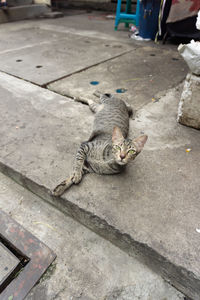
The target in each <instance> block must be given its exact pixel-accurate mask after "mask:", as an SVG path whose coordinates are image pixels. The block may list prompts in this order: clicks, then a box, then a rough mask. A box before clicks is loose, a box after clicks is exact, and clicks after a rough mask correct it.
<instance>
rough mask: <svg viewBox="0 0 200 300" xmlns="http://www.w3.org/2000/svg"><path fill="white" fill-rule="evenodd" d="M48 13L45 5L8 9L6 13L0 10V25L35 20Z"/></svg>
mask: <svg viewBox="0 0 200 300" xmlns="http://www.w3.org/2000/svg"><path fill="white" fill-rule="evenodd" d="M48 11H49V8H48V7H47V6H46V5H42V4H30V5H21V6H16V7H9V8H8V9H7V10H6V12H5V11H3V10H2V9H1V10H0V24H1V23H7V22H13V21H20V20H25V19H31V18H36V17H39V16H41V15H42V14H44V13H46V12H48Z"/></svg>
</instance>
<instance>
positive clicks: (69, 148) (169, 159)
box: [0, 13, 200, 300]
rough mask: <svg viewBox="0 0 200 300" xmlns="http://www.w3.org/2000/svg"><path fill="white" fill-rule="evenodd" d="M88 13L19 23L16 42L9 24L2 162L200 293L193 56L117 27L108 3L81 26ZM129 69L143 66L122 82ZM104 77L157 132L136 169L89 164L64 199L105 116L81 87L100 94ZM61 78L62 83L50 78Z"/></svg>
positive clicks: (2, 89)
mask: <svg viewBox="0 0 200 300" xmlns="http://www.w3.org/2000/svg"><path fill="white" fill-rule="evenodd" d="M91 16H93V18H91ZM79 17H80V16H73V17H65V18H62V19H60V23H59V19H57V20H41V21H30V22H19V23H16V24H17V25H16V24H15V28H13V27H12V26H11V24H7V34H8V36H10V37H12V39H11V41H12V42H10V41H9V42H10V43H11V46H8V41H7V39H6V35H5V29H4V30H3V29H2V28H1V26H0V34H2V37H3V39H2V44H1V45H2V46H1V47H2V48H1V52H0V53H1V55H2V58H5V59H2V60H1V62H0V70H1V71H4V72H1V73H0V93H1V99H0V109H1V112H2V118H1V120H0V122H1V126H0V133H1V141H0V169H1V171H2V172H4V173H5V174H7V175H9V176H11V177H12V178H14V179H15V180H16V181H17V182H19V183H20V184H22V185H24V186H25V187H27V188H28V189H30V190H31V191H33V192H34V193H36V194H38V195H39V196H40V197H42V198H43V199H45V200H46V201H49V202H50V203H52V204H53V205H54V206H56V207H57V208H59V209H60V210H62V211H63V212H65V213H67V214H69V215H71V216H72V217H73V218H75V219H77V220H78V221H79V222H80V223H83V224H84V225H86V226H87V227H89V228H90V229H92V230H93V231H95V232H97V233H98V234H100V235H102V236H103V237H105V238H106V239H108V240H110V241H112V242H113V243H115V244H116V245H117V246H119V247H120V248H122V249H123V250H124V251H126V252H128V253H129V254H130V255H132V256H135V255H137V258H138V259H139V260H142V261H143V262H145V264H147V265H148V266H150V267H151V268H153V269H154V270H155V271H156V272H158V273H159V274H161V275H162V276H163V277H164V278H165V279H166V280H168V281H169V282H170V283H171V284H173V285H174V286H175V287H177V288H178V289H179V290H181V291H182V292H183V293H185V294H186V295H187V296H190V297H191V298H192V299H194V300H199V299H200V298H199V295H200V273H199V251H198V249H199V246H200V245H199V233H198V231H197V230H196V229H198V228H199V226H200V224H199V211H200V207H199V201H198V198H199V192H200V190H199V175H200V171H199V170H200V169H199V159H198V156H199V146H200V141H199V131H197V130H194V129H191V128H187V127H184V126H181V125H180V124H177V122H176V115H177V107H178V102H179V99H180V93H181V90H182V86H181V85H180V84H179V83H180V81H182V80H183V78H184V76H185V74H186V73H187V67H186V65H185V63H184V62H183V61H182V59H181V58H179V57H178V56H177V52H176V49H175V48H174V47H173V46H169V45H167V46H166V47H165V46H161V45H155V44H153V43H151V42H150V43H147V44H144V43H138V42H137V43H135V42H133V41H132V40H130V39H128V38H127V33H126V32H125V31H119V32H116V33H115V32H114V31H111V30H110V29H109V30H107V31H106V33H105V32H104V29H105V28H111V26H113V23H112V22H113V21H112V22H111V21H110V20H106V18H105V17H102V19H101V18H100V19H99V13H98V14H95V13H93V14H92V15H91V14H90V18H89V15H88V14H82V15H81V17H80V20H81V21H82V22H80V23H79V27H78V24H77V22H78V18H79ZM73 18H75V21H76V22H74V23H73V22H72V19H73ZM83 20H84V21H83ZM65 22H66V23H65ZM74 24H76V25H74ZM94 24H96V25H94ZM64 25H66V28H65V27H64ZM4 26H5V25H4ZM70 26H71V27H70ZM77 27H78V29H77ZM54 28H55V30H54ZM98 28H99V32H98ZM31 32H33V34H32V35H31V34H30V33H31ZM45 33H46V34H47V36H46V35H45ZM15 36H16V37H20V38H21V46H20V43H19V39H18V38H16V45H15ZM108 36H110V40H108ZM125 36H126V38H125ZM42 37H44V39H43V38H42ZM86 41H88V42H89V43H88V42H86ZM108 41H109V47H108V46H106V45H108ZM116 41H117V43H116ZM3 44H4V45H5V46H6V45H7V48H4V46H3ZM44 44H45V45H44ZM84 45H87V48H86V46H84ZM88 45H89V46H88ZM110 45H111V46H110ZM112 45H113V46H112ZM116 45H117V47H116ZM145 45H146V46H145ZM119 46H120V47H119ZM6 49H7V50H6ZM44 49H45V50H44ZM66 49H67V50H66ZM78 49H79V50H80V51H79V52H78ZM86 49H87V50H86ZM102 49H103V50H102ZM105 49H106V50H105ZM126 52H129V53H128V54H126ZM68 53H71V56H69V55H68ZM78 53H79V56H78ZM135 53H136V54H137V55H135ZM45 54H46V56H47V57H48V59H47V57H45ZM87 54H90V55H87ZM151 54H153V55H151ZM73 55H74V56H73ZM116 56H120V58H116ZM70 57H71V58H70ZM130 57H131V59H130ZM132 57H134V59H135V60H134V59H132ZM17 60H22V61H18V62H17ZM24 60H25V65H23V63H24ZM107 60H109V61H108V62H106V61H107ZM43 63H44V66H45V68H46V69H45V68H44V70H43ZM57 63H58V64H57ZM112 63H113V64H112ZM94 64H95V65H96V64H98V66H94ZM130 65H132V68H133V70H132V68H131V67H130ZM18 66H20V67H18ZM36 66H42V67H40V68H36ZM65 66H66V67H65ZM108 66H109V67H108ZM116 66H118V68H116ZM126 66H127V68H126ZM162 67H163V68H162ZM70 69H71V72H70ZM84 69H87V70H85V71H83V70H84ZM109 70H111V71H112V72H110V73H111V75H110V76H107V74H108V71H109ZM113 70H114V71H113ZM121 70H123V72H122V71H121ZM120 71H121V74H122V79H123V80H124V81H125V80H129V79H131V78H135V77H132V74H130V72H131V71H132V72H134V73H136V75H137V77H136V78H139V77H138V76H139V75H140V78H141V80H137V83H135V81H133V82H134V83H133V82H130V81H126V83H124V85H123V86H122V85H120V86H119V84H120ZM5 72H6V73H9V74H5ZM40 72H41V73H40ZM126 72H127V73H126ZM70 74H71V75H70ZM99 74H100V75H99ZM115 74H116V76H115ZM95 75H96V76H95ZM149 75H152V76H149ZM63 76H64V77H66V78H64V79H62V80H58V79H59V78H61V77H63ZM94 76H95V77H94ZM97 76H100V77H99V78H100V79H99V81H100V84H99V85H98V86H97V88H99V89H100V90H103V91H104V89H106V90H105V92H113V91H115V90H116V87H118V86H119V87H120V88H123V87H125V88H126V89H127V91H126V92H125V93H124V94H123V95H122V96H123V97H125V98H126V99H127V100H128V101H129V103H130V104H134V107H133V109H134V108H135V109H136V110H137V112H136V115H135V118H134V120H131V123H130V136H135V135H137V134H139V133H140V132H144V133H146V134H148V135H149V140H148V143H147V145H146V146H145V150H144V151H143V152H142V153H141V154H140V156H139V157H138V158H137V160H136V161H135V162H134V163H133V164H131V165H130V166H129V167H128V168H127V171H126V173H124V174H120V175H117V176H98V175H95V174H92V175H88V176H86V177H85V178H84V180H83V182H82V183H81V184H80V185H78V186H73V187H72V188H71V189H70V190H69V191H68V192H67V193H66V194H65V195H64V196H63V197H62V198H52V197H51V196H50V194H49V192H50V190H51V189H52V188H53V187H54V186H55V185H56V184H57V183H59V182H60V180H63V179H64V178H65V177H66V176H67V175H68V174H69V173H70V170H71V168H72V165H73V159H74V155H75V152H76V149H77V147H78V146H79V144H80V142H81V141H84V140H86V139H87V138H88V136H89V133H90V132H91V126H92V121H93V115H92V113H91V112H90V111H89V108H88V107H87V106H85V105H83V104H81V103H77V102H75V101H73V99H70V98H69V97H75V98H76V97H79V98H80V97H90V96H91V94H92V91H93V88H92V87H91V85H90V81H91V79H92V80H96V78H98V77H97ZM134 76H135V74H134ZM16 77H20V78H16ZM151 77H153V78H151ZM52 80H54V81H55V83H52V84H50V85H49V86H48V88H49V89H51V90H48V89H46V88H43V87H46V84H47V83H48V82H49V81H52ZM151 80H152V81H151ZM27 81H31V82H27ZM76 83H77V84H76ZM38 85H41V86H42V87H40V86H38ZM173 86H177V88H173ZM52 90H54V91H55V92H56V93H55V92H53V91H52ZM134 92H135V94H136V95H135V94H134ZM59 94H64V95H65V96H62V95H59ZM67 96H69V97H67ZM152 99H153V101H152ZM187 148H190V149H192V150H191V151H190V152H186V151H185V150H186V149H187ZM111 299H112V298H111ZM125 299H126V298H125ZM144 299H145V298H144ZM153 299H154V298H153Z"/></svg>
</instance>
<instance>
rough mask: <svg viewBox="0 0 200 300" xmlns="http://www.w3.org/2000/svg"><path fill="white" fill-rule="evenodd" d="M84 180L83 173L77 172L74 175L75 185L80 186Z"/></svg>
mask: <svg viewBox="0 0 200 300" xmlns="http://www.w3.org/2000/svg"><path fill="white" fill-rule="evenodd" d="M81 179H82V172H76V173H74V175H73V183H75V184H78V183H79V182H80V181H81Z"/></svg>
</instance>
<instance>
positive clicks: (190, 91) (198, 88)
mask: <svg viewBox="0 0 200 300" xmlns="http://www.w3.org/2000/svg"><path fill="white" fill-rule="evenodd" d="M178 122H179V123H181V124H183V125H187V126H190V127H194V128H197V129H200V76H196V75H194V74H188V75H187V77H186V80H185V84H184V87H183V92H182V95H181V100H180V103H179V108H178Z"/></svg>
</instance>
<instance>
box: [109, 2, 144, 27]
mask: <svg viewBox="0 0 200 300" xmlns="http://www.w3.org/2000/svg"><path fill="white" fill-rule="evenodd" d="M121 2H122V1H121V0H117V11H116V17H115V30H117V28H118V25H119V23H125V27H129V24H130V23H133V24H135V25H136V26H138V25H139V18H140V0H137V6H136V12H135V14H132V12H131V0H127V1H126V11H125V12H121Z"/></svg>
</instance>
